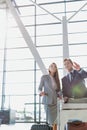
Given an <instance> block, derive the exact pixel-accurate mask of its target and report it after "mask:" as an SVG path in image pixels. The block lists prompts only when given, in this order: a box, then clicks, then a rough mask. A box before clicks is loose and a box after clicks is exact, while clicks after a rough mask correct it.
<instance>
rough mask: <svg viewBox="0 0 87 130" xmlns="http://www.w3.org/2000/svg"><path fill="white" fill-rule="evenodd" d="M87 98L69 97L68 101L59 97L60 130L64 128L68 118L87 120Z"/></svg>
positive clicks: (58, 119)
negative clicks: (65, 101)
mask: <svg viewBox="0 0 87 130" xmlns="http://www.w3.org/2000/svg"><path fill="white" fill-rule="evenodd" d="M86 113H87V98H81V99H69V102H68V103H64V102H63V100H61V99H57V115H58V116H57V122H58V130H64V127H65V125H66V124H67V122H68V120H73V119H78V120H82V121H83V122H87V114H86Z"/></svg>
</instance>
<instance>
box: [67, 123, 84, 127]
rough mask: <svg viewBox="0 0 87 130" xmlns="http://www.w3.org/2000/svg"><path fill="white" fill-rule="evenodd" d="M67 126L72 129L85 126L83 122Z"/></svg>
mask: <svg viewBox="0 0 87 130" xmlns="http://www.w3.org/2000/svg"><path fill="white" fill-rule="evenodd" d="M69 124H70V125H71V126H73V127H83V126H84V125H85V123H84V122H79V123H76V122H69Z"/></svg>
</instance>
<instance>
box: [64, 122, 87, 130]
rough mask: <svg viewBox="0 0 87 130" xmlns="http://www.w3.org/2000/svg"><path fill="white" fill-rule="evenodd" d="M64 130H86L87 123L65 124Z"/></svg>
mask: <svg viewBox="0 0 87 130" xmlns="http://www.w3.org/2000/svg"><path fill="white" fill-rule="evenodd" d="M65 130H87V122H82V121H72V122H67V124H66V127H65Z"/></svg>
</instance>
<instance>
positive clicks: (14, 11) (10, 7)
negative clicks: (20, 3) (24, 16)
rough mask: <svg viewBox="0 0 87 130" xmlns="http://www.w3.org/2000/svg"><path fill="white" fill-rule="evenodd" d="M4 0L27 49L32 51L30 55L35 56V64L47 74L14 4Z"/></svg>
mask: <svg viewBox="0 0 87 130" xmlns="http://www.w3.org/2000/svg"><path fill="white" fill-rule="evenodd" d="M6 2H7V5H8V7H9V9H10V11H11V13H12V15H13V16H14V18H15V21H16V22H17V24H18V27H19V29H20V31H21V33H22V35H23V37H24V39H25V41H26V43H27V45H28V47H29V49H30V51H31V53H32V55H33V56H34V58H35V60H36V62H37V64H38V65H39V67H40V69H41V71H42V73H43V74H47V70H46V68H45V65H44V63H43V62H42V60H41V57H40V55H39V53H38V51H37V50H36V47H35V46H34V44H33V41H32V39H31V37H30V35H29V33H28V31H27V30H26V28H25V27H24V25H23V23H22V21H21V19H20V17H19V15H18V14H17V12H16V10H15V8H14V6H13V5H12V2H11V0H6Z"/></svg>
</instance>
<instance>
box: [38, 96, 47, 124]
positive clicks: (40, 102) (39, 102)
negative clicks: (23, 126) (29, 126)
mask: <svg viewBox="0 0 87 130" xmlns="http://www.w3.org/2000/svg"><path fill="white" fill-rule="evenodd" d="M45 96H48V95H47V94H46V95H45ZM41 97H42V96H41V95H39V122H38V123H40V122H41ZM46 99H47V98H46ZM46 124H48V108H47V113H46Z"/></svg>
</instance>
